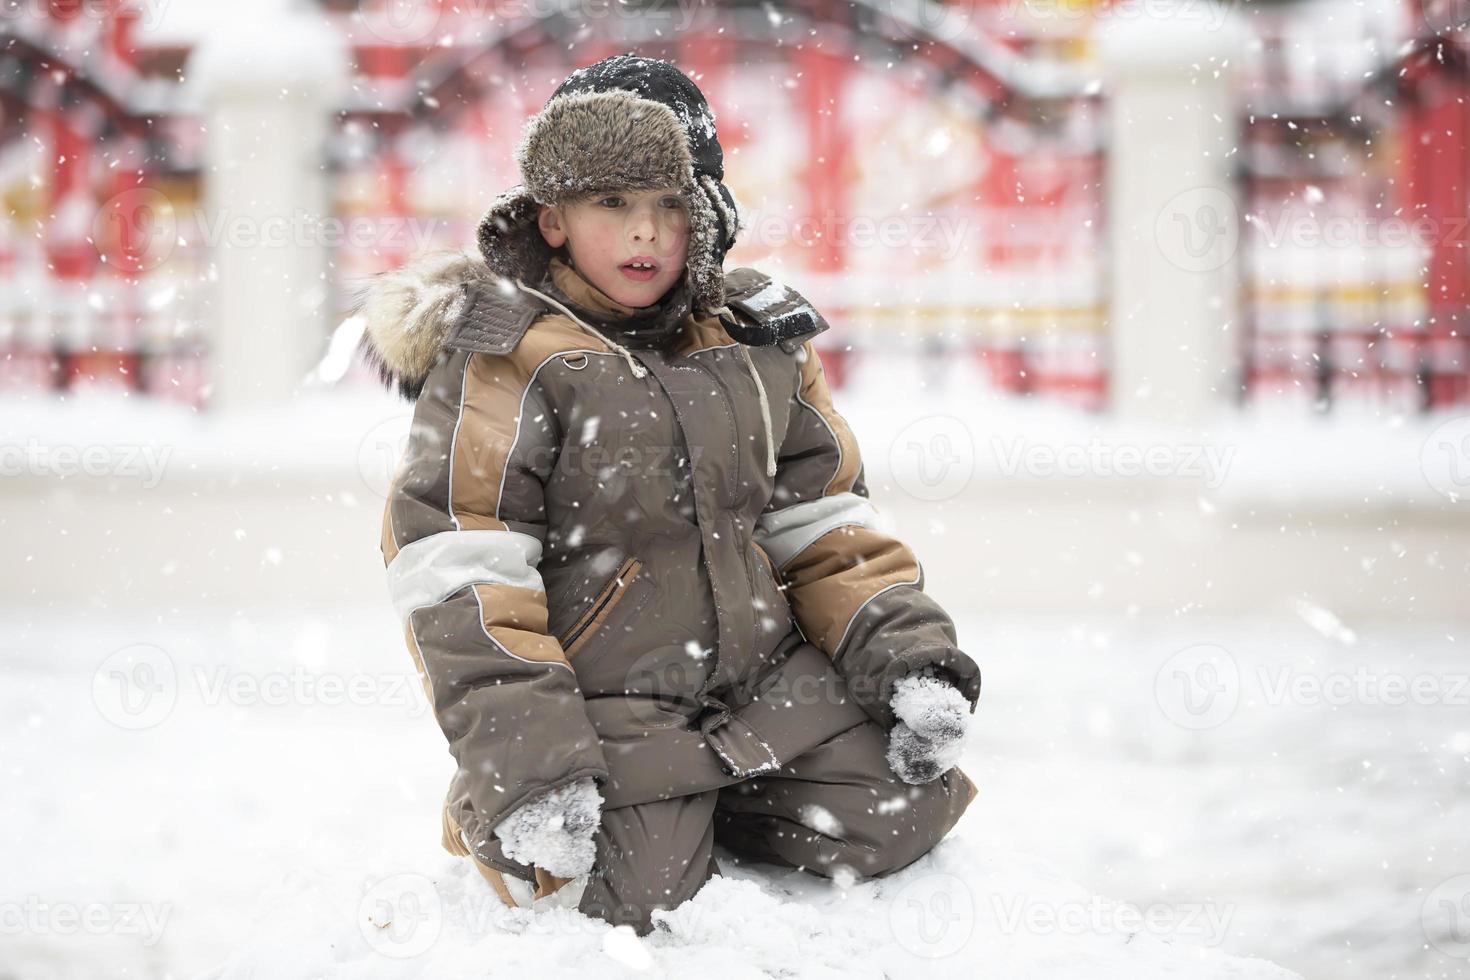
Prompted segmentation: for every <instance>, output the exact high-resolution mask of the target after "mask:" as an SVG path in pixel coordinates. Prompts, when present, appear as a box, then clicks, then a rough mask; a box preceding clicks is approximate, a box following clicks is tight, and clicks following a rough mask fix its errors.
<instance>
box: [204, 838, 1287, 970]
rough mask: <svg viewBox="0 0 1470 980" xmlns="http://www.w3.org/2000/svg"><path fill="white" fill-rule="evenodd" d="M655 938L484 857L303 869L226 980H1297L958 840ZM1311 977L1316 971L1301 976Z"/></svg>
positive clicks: (732, 892)
mask: <svg viewBox="0 0 1470 980" xmlns="http://www.w3.org/2000/svg"><path fill="white" fill-rule="evenodd" d="M716 858H717V860H718V861H719V862H720V866H721V869H722V872H723V873H722V874H721V875H718V876H716V877H715V878H713V879H711V880H710V881H709V882H708V883H706V885H705V886H704V888H702V889H701V890H700V892H699V893H698V894H697V895H696V896H695V897H694V898H692V899H690V900H689V901H687V902H685V903H684V904H683V905H681V906H680V907H679V908H677V909H673V910H671V911H668V912H659V913H656V917H657V920H658V925H657V929H656V931H655V932H654V933H653V934H652V935H650V936H647V937H644V938H639V937H637V936H635V935H634V933H633V932H632V930H631V929H629V928H628V927H626V926H619V927H613V926H611V925H609V924H607V923H605V922H602V921H601V920H597V919H593V918H589V917H587V916H584V915H582V914H580V913H578V912H577V911H575V909H574V908H567V907H561V906H560V905H559V904H558V902H557V899H558V896H555V895H553V896H549V897H548V898H546V899H544V900H542V901H541V902H538V903H537V904H536V907H534V908H529V909H512V908H508V907H506V906H504V905H503V904H501V903H500V901H499V900H498V899H496V898H495V897H494V895H493V894H492V893H491V891H490V888H489V886H488V885H487V884H486V883H485V881H484V880H483V879H482V878H481V877H480V876H479V874H478V873H476V872H475V870H474V869H473V868H472V867H471V866H470V864H469V863H468V862H467V861H465V860H463V859H459V858H453V857H449V856H447V855H446V856H445V858H444V859H443V861H442V862H439V863H437V864H436V865H434V866H433V867H426V868H420V869H416V870H408V871H404V870H395V869H391V868H371V867H367V866H364V867H361V868H352V869H337V870H333V871H330V872H324V871H322V870H320V869H317V870H313V871H300V872H294V873H292V874H291V875H288V876H287V877H286V878H285V879H283V880H282V881H281V882H280V883H279V884H278V885H277V887H275V888H274V889H272V890H271V891H269V892H268V893H267V894H266V895H264V896H263V897H262V900H261V904H260V907H259V909H258V912H257V921H256V923H255V927H254V929H253V932H252V935H251V939H250V941H249V942H248V943H247V944H246V945H245V946H244V948H242V949H240V950H239V951H238V952H237V953H236V954H235V955H233V956H232V957H230V959H229V960H228V961H227V962H226V963H224V964H222V965H221V966H220V967H218V968H217V969H215V970H213V971H210V972H209V973H208V974H207V975H206V976H207V977H208V978H209V980H246V978H253V977H271V978H273V980H291V978H306V977H313V978H315V977H322V978H331V980H349V978H364V980H368V978H371V980H409V978H426V980H428V978H433V980H440V978H444V977H459V978H468V977H492V976H494V977H501V976H510V975H513V974H512V971H513V970H520V969H524V970H527V971H532V973H531V975H535V976H538V977H548V978H560V977H567V978H571V977H584V976H589V975H590V976H597V977H664V976H669V977H681V978H683V977H689V976H700V977H709V978H745V977H790V978H832V980H837V978H839V977H840V978H851V977H860V978H892V980H899V978H906V977H923V978H925V980H947V978H955V980H960V978H964V980H973V978H975V977H981V976H983V977H985V978H987V980H1010V978H1023V977H1036V978H1046V980H1070V978H1076V980H1113V978H1116V980H1155V978H1164V977H1171V978H1181V977H1182V978H1189V980H1227V978H1228V980H1293V978H1296V975H1295V974H1293V973H1290V972H1288V971H1286V970H1283V969H1281V968H1279V967H1276V966H1274V965H1272V964H1270V963H1267V962H1264V961H1261V960H1253V959H1242V958H1238V957H1234V956H1229V955H1226V954H1225V953H1223V952H1221V951H1220V950H1219V949H1218V948H1215V945H1214V944H1216V943H1218V941H1219V938H1220V937H1221V936H1223V934H1224V928H1225V927H1226V926H1228V916H1229V911H1230V910H1229V909H1228V908H1226V909H1213V908H1209V907H1193V908H1192V907H1185V906H1180V907H1178V908H1160V907H1150V908H1138V907H1130V906H1128V905H1119V904H1115V903H1110V902H1107V901H1105V900H1103V899H1100V898H1098V897H1097V896H1094V895H1093V894H1091V893H1090V892H1088V891H1087V890H1086V889H1084V888H1082V887H1080V886H1078V885H1076V884H1073V883H1071V882H1070V881H1067V880H1066V879H1065V878H1064V877H1062V876H1060V875H1058V874H1055V873H1054V872H1053V871H1051V870H1050V869H1049V868H1047V867H1046V866H1045V865H1044V864H1042V863H1041V862H1038V861H1035V860H1032V859H1029V858H1026V857H1023V856H1013V855H1000V856H996V855H982V854H981V853H980V850H979V849H978V848H977V847H976V846H975V845H974V844H973V843H971V842H969V841H966V840H964V839H962V838H958V837H951V838H949V839H947V840H945V841H944V842H943V843H941V844H940V846H939V847H937V848H936V849H935V850H934V851H933V852H931V853H930V854H929V855H927V856H926V857H924V858H922V859H921V860H919V861H918V862H916V863H915V864H913V865H911V866H909V867H908V868H905V869H904V870H902V871H900V872H898V873H896V874H893V875H890V876H888V877H887V878H869V879H863V880H856V881H854V880H853V879H852V878H851V877H846V878H844V877H843V876H841V875H839V876H838V877H837V878H834V879H826V878H820V877H818V876H815V875H810V874H807V873H805V872H801V871H795V870H791V869H781V868H775V867H772V866H770V865H761V864H751V863H746V864H744V865H736V864H735V863H734V858H733V857H732V856H731V855H730V854H729V853H728V852H726V851H724V850H723V849H721V848H718V847H717V848H716ZM1296 980H1299V978H1296Z"/></svg>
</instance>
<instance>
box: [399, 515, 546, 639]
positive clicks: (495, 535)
mask: <svg viewBox="0 0 1470 980" xmlns="http://www.w3.org/2000/svg"><path fill="white" fill-rule="evenodd" d="M540 561H541V541H540V540H539V539H537V538H536V537H534V536H532V535H529V534H523V533H521V532H520V531H440V532H439V533H438V534H431V535H429V536H428V537H426V538H420V539H419V540H417V541H413V542H410V543H409V544H406V545H404V546H403V548H402V549H401V550H400V551H399V552H398V554H396V555H394V556H393V560H392V561H391V562H389V563H388V592H389V594H391V595H392V597H393V608H394V609H397V610H398V618H399V619H402V620H407V619H408V614H409V613H411V612H413V611H414V610H415V609H418V608H419V607H420V606H427V605H432V604H433V603H436V602H442V601H444V600H445V599H447V598H448V597H449V596H451V595H453V594H454V593H456V592H458V591H459V590H460V589H462V588H464V587H465V586H466V585H470V584H472V583H476V582H490V583H494V584H496V585H518V586H520V587H522V588H526V589H535V590H536V591H537V592H545V591H546V585H545V583H544V582H542V580H541V573H540V572H538V571H536V565H537V564H539V563H540Z"/></svg>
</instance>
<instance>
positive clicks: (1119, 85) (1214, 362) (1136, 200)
mask: <svg viewBox="0 0 1470 980" xmlns="http://www.w3.org/2000/svg"><path fill="white" fill-rule="evenodd" d="M1243 39H1244V33H1243V31H1242V30H1241V28H1240V25H1239V24H1238V22H1237V21H1236V20H1235V18H1234V16H1233V15H1231V14H1230V13H1229V12H1228V11H1227V10H1226V8H1223V7H1216V6H1214V5H1213V4H1208V3H1207V4H1200V3H1193V2H1189V0H1181V2H1180V3H1179V4H1178V5H1177V9H1175V8H1174V7H1173V6H1171V5H1170V4H1169V3H1168V2H1167V0H1132V2H1129V0H1125V2H1124V3H1122V4H1120V6H1119V8H1118V10H1117V12H1116V13H1115V14H1113V15H1112V17H1111V18H1110V19H1109V21H1108V23H1107V24H1106V25H1105V26H1104V28H1103V30H1102V31H1101V32H1100V34H1099V49H1100V54H1101V59H1102V64H1103V71H1104V92H1105V96H1106V98H1107V102H1108V112H1109V116H1108V126H1109V136H1108V159H1107V167H1106V169H1107V206H1108V217H1107V220H1108V227H1109V229H1110V261H1111V266H1112V267H1111V273H1110V294H1111V296H1110V303H1109V307H1110V309H1109V320H1110V329H1111V331H1112V379H1111V386H1110V387H1111V398H1110V401H1111V408H1112V410H1113V411H1114V412H1115V413H1116V414H1117V415H1118V416H1119V417H1121V418H1124V419H1127V420H1132V421H1147V422H1160V423H1169V424H1183V425H1187V426H1192V425H1195V424H1198V423H1202V422H1205V421H1207V420H1208V419H1209V418H1210V417H1211V416H1212V415H1215V414H1217V413H1218V411H1219V410H1220V409H1221V408H1222V407H1223V406H1224V405H1226V404H1228V402H1229V399H1230V393H1231V391H1232V387H1233V385H1234V384H1235V378H1236V371H1235V367H1236V366H1235V355H1234V349H1235V347H1234V345H1235V341H1236V335H1237V332H1238V331H1239V329H1240V325H1239V319H1238V316H1237V309H1238V306H1239V295H1238V290H1239V286H1238V283H1239V272H1238V261H1237V259H1238V256H1237V251H1238V248H1237V246H1238V244H1239V241H1240V233H1241V230H1242V227H1241V221H1240V219H1241V216H1242V214H1243V209H1242V208H1241V206H1240V202H1239V194H1238V189H1237V185H1236V183H1235V181H1234V180H1233V178H1232V176H1231V169H1232V168H1233V167H1234V166H1235V165H1237V164H1238V163H1239V153H1235V154H1233V155H1231V151H1232V150H1233V149H1234V148H1236V147H1237V146H1238V145H1239V142H1240V138H1239V125H1238V122H1237V119H1236V116H1235V111H1234V101H1233V99H1232V98H1231V94H1230V90H1229V86H1230V72H1231V70H1232V69H1233V68H1234V67H1235V65H1236V64H1238V62H1239V58H1240V52H1241V49H1242V48H1243V46H1244V45H1243Z"/></svg>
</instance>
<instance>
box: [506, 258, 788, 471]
mask: <svg viewBox="0 0 1470 980" xmlns="http://www.w3.org/2000/svg"><path fill="white" fill-rule="evenodd" d="M516 285H517V286H519V287H520V288H521V289H523V290H525V291H526V292H528V293H531V294H532V295H534V296H540V297H541V298H542V299H544V300H546V302H548V303H550V304H551V305H552V306H554V307H556V308H557V309H559V310H561V311H562V312H563V313H565V314H566V315H567V316H569V317H571V318H572V322H573V323H575V324H577V325H578V326H580V327H581V328H582V329H583V330H585V331H587V332H588V333H590V334H591V335H592V336H594V337H596V338H597V339H598V340H600V341H602V342H603V343H604V344H606V345H607V346H608V347H610V348H612V349H613V350H615V351H617V352H618V353H619V354H621V355H623V360H625V361H627V362H628V367H629V368H630V369H631V370H632V371H633V377H635V378H641V377H644V376H645V375H647V374H648V368H646V367H644V366H643V365H642V364H639V363H638V362H637V361H636V360H634V358H633V355H632V353H630V352H629V350H628V349H627V348H626V347H624V346H623V345H622V344H619V343H617V342H616V341H614V340H611V339H610V338H608V337H607V336H605V335H604V334H603V333H602V332H601V331H600V330H598V329H597V328H596V327H594V326H592V324H590V323H588V322H587V321H585V320H583V319H582V318H581V317H579V316H577V314H575V313H573V312H572V311H571V310H569V309H567V308H566V306H565V305H564V304H562V303H558V302H557V301H556V300H554V299H552V298H551V297H550V296H547V295H546V294H545V293H543V292H541V291H540V290H539V289H532V288H531V287H530V286H527V285H526V284H525V283H523V282H521V281H520V280H519V279H517V280H516ZM712 312H714V313H716V314H719V313H725V314H726V315H729V316H733V315H734V314H732V313H731V312H730V307H728V306H722V307H720V308H719V309H718V310H714V311H712ZM736 346H737V347H739V348H740V356H741V357H743V358H744V359H745V369H746V370H747V371H749V372H750V377H751V380H753V381H754V382H755V390H756V391H757V392H758V393H759V394H760V403H761V425H762V426H764V427H765V431H766V476H771V477H773V476H775V475H776V439H775V436H774V435H773V434H772V431H771V430H772V426H771V403H770V400H769V399H768V398H767V397H766V386H765V383H764V382H762V381H761V375H760V372H759V371H757V370H756V369H755V362H754V361H752V360H751V359H750V350H749V349H748V348H747V347H746V345H744V344H742V343H739V342H738V341H737V342H736Z"/></svg>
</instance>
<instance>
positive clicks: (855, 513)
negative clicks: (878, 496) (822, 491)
mask: <svg viewBox="0 0 1470 980" xmlns="http://www.w3.org/2000/svg"><path fill="white" fill-rule="evenodd" d="M844 524H858V525H861V526H863V527H877V526H878V509H877V508H876V507H874V506H873V502H872V501H871V500H869V499H868V498H867V497H863V496H860V495H858V494H855V493H853V492H852V491H851V490H846V491H843V492H842V493H834V494H832V495H831V496H830V497H818V498H817V499H816V500H805V501H802V502H801V503H799V504H792V505H791V506H790V507H782V508H781V509H780V510H773V511H771V512H770V513H769V514H762V515H761V517H760V519H759V520H758V521H756V522H755V540H756V543H757V544H759V545H760V546H761V547H762V548H764V549H766V551H767V552H769V553H770V555H771V560H772V561H774V562H775V563H776V567H777V568H780V567H782V566H783V565H785V564H786V563H787V562H789V561H790V560H791V559H793V558H795V557H796V556H797V555H799V554H801V553H802V551H804V550H805V549H806V546H807V545H809V544H811V543H812V542H813V541H815V540H817V539H818V538H820V537H821V536H822V535H824V534H826V533H827V532H828V531H830V530H832V529H833V528H834V527H842V526H843V525H844Z"/></svg>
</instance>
